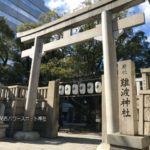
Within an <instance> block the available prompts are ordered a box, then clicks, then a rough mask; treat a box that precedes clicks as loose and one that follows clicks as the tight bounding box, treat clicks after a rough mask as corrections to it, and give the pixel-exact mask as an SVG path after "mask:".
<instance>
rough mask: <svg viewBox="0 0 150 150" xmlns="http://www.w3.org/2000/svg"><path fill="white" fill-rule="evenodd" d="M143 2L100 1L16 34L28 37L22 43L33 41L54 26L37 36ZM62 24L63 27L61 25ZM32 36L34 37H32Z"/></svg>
mask: <svg viewBox="0 0 150 150" xmlns="http://www.w3.org/2000/svg"><path fill="white" fill-rule="evenodd" d="M144 1H145V0H101V1H99V2H97V3H95V4H93V5H91V6H88V7H85V8H83V9H81V10H79V11H76V12H74V13H72V14H68V15H65V16H63V17H62V18H60V19H57V20H56V21H53V22H50V23H47V24H45V25H42V26H40V27H37V28H35V29H31V30H28V31H24V32H19V33H17V37H18V38H23V37H28V36H30V38H29V37H28V38H26V39H23V40H22V41H23V42H25V41H29V40H33V39H34V37H35V34H36V35H37V36H38V34H37V33H38V32H39V33H40V32H43V31H44V30H48V29H50V28H53V27H54V26H58V25H59V28H56V29H55V28H54V29H51V30H48V31H47V32H45V33H43V34H42V35H41V34H39V36H43V35H44V34H47V33H48V32H49V33H50V32H54V31H56V30H58V29H59V30H60V29H61V30H63V29H64V28H69V27H73V26H77V25H80V24H83V22H84V23H85V22H86V21H89V20H90V19H93V18H96V17H98V16H100V14H101V13H102V11H108V10H110V11H112V12H118V11H120V10H124V9H128V8H130V7H132V6H134V5H137V4H140V3H142V2H144ZM68 21H69V22H68ZM62 23H64V25H63V26H61V24H62ZM32 35H34V36H32Z"/></svg>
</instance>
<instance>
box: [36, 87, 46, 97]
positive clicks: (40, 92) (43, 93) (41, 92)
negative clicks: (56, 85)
mask: <svg viewBox="0 0 150 150" xmlns="http://www.w3.org/2000/svg"><path fill="white" fill-rule="evenodd" d="M37 93H38V94H37V99H47V93H48V87H39V88H38V92H37Z"/></svg>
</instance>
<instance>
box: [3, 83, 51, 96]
mask: <svg viewBox="0 0 150 150" xmlns="http://www.w3.org/2000/svg"><path fill="white" fill-rule="evenodd" d="M47 92H48V87H39V88H38V93H37V99H47ZM26 96H27V87H26V86H20V85H14V86H8V87H7V86H0V99H26Z"/></svg>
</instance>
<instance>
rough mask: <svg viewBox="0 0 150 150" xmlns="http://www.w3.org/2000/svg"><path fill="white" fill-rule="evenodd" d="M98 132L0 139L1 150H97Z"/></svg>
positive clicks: (98, 142)
mask: <svg viewBox="0 0 150 150" xmlns="http://www.w3.org/2000/svg"><path fill="white" fill-rule="evenodd" d="M100 139H101V138H100V136H99V135H98V134H92V133H91V134H90V133H85V134H72V133H59V137H58V138H54V139H44V138H41V139H40V140H38V141H34V142H20V141H14V140H3V141H0V150H96V147H97V146H98V144H100Z"/></svg>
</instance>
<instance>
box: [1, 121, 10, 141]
mask: <svg viewBox="0 0 150 150" xmlns="http://www.w3.org/2000/svg"><path fill="white" fill-rule="evenodd" d="M7 127H8V125H7V124H4V123H3V122H2V121H0V139H2V138H5V137H6V128H7Z"/></svg>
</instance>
